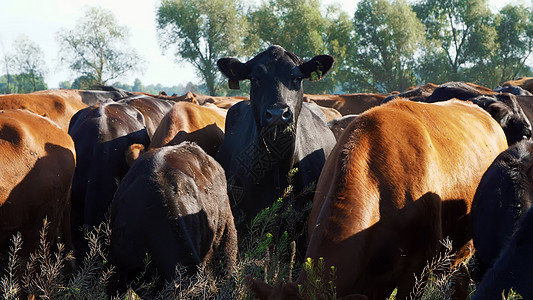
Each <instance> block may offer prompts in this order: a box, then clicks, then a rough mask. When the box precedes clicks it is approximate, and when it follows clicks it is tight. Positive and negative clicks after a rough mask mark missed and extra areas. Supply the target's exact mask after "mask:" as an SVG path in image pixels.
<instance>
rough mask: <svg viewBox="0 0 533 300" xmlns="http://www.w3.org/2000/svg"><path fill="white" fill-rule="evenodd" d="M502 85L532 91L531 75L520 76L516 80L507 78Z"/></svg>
mask: <svg viewBox="0 0 533 300" xmlns="http://www.w3.org/2000/svg"><path fill="white" fill-rule="evenodd" d="M502 86H518V87H521V88H522V89H524V90H526V91H528V92H530V93H533V77H520V78H518V79H516V80H509V81H506V82H504V83H503V84H502Z"/></svg>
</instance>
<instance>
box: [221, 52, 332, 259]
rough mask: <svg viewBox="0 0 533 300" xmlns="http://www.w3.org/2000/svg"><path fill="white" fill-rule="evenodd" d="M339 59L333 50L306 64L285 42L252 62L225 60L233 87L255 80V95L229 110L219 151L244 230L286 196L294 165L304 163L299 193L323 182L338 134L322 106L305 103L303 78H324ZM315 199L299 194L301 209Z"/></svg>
mask: <svg viewBox="0 0 533 300" xmlns="http://www.w3.org/2000/svg"><path fill="white" fill-rule="evenodd" d="M333 63H334V59H333V57H331V56H329V55H318V56H315V57H314V58H312V59H311V60H309V61H307V62H304V61H303V60H302V59H301V58H299V57H298V56H296V55H295V54H293V53H291V52H289V51H286V50H285V49H283V48H282V47H280V46H271V47H269V48H268V49H267V50H266V51H264V52H262V53H260V54H258V55H257V56H255V57H254V58H252V59H251V60H249V61H248V62H246V63H242V62H240V61H238V60H237V59H235V58H222V59H220V60H219V61H218V62H217V64H218V68H219V69H220V71H221V72H222V73H223V74H224V75H225V76H226V77H228V78H229V81H230V86H235V85H236V84H237V83H238V81H239V80H244V79H249V80H250V81H251V84H250V100H249V101H241V102H239V103H237V104H235V105H233V106H232V107H231V108H230V109H229V111H228V114H227V116H226V131H225V137H224V140H223V142H222V145H221V146H220V148H219V151H218V153H217V160H218V161H219V162H220V163H221V165H222V166H223V167H224V170H225V171H226V176H227V180H228V192H229V194H230V201H231V203H232V209H233V214H234V216H235V219H236V225H237V232H238V233H239V235H242V234H243V233H244V232H243V231H244V230H245V229H246V226H247V225H248V224H249V223H250V221H251V220H252V219H253V218H254V216H255V215H256V214H257V213H258V212H260V211H261V210H262V209H264V208H266V207H269V206H271V205H272V204H273V202H274V201H275V200H276V199H278V197H280V196H281V195H282V194H283V192H284V189H285V188H287V187H288V185H289V182H288V179H287V175H288V173H289V171H290V170H291V169H293V168H298V172H297V173H296V175H295V176H294V177H293V181H292V185H293V187H294V190H293V194H294V195H300V194H302V193H303V191H304V190H305V189H306V188H308V187H309V186H312V184H313V183H315V182H316V181H317V180H318V177H319V175H320V171H321V170H322V166H323V165H324V162H325V159H326V157H327V156H328V155H329V153H330V152H331V150H332V148H333V146H334V145H335V137H334V136H333V133H332V132H331V130H329V128H328V126H327V124H326V120H325V117H324V114H323V112H322V111H321V110H320V108H319V107H318V106H317V105H316V104H313V103H308V102H305V103H303V88H302V84H303V82H302V80H303V79H310V80H318V79H320V78H322V77H323V76H324V75H326V73H327V72H328V71H329V70H330V69H331V67H332V66H333ZM312 199H313V193H312V192H308V193H306V194H305V195H302V196H301V197H297V198H295V199H294V206H293V207H294V211H296V212H302V211H304V210H305V209H304V207H305V206H306V205H307V204H308V203H309V202H310V201H312ZM297 223H298V224H296V228H297V229H296V230H297V231H299V229H302V230H303V228H304V224H305V219H299V220H297ZM302 244H303V245H302ZM305 247H306V245H305V241H302V243H299V249H300V250H303V249H305Z"/></svg>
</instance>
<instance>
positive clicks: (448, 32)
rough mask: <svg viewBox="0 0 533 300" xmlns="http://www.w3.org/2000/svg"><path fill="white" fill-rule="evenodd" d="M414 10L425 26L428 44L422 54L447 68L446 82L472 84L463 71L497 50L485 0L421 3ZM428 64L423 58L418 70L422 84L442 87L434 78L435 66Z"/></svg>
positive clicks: (471, 79) (490, 15)
mask: <svg viewBox="0 0 533 300" xmlns="http://www.w3.org/2000/svg"><path fill="white" fill-rule="evenodd" d="M413 9H414V11H415V12H416V14H417V16H418V18H419V19H420V20H421V21H422V23H423V24H424V25H425V26H426V38H427V40H428V41H429V42H428V43H427V44H426V48H425V49H424V51H425V53H428V54H429V55H430V56H431V57H433V58H434V59H436V60H437V61H438V64H444V65H445V66H446V67H445V68H444V72H445V74H446V76H444V77H445V78H446V81H475V80H474V79H473V78H471V77H470V78H469V77H468V76H467V72H466V70H465V69H468V68H470V66H471V65H473V64H476V63H481V62H483V61H486V60H487V58H488V57H489V56H490V54H491V53H493V51H494V48H495V46H496V43H495V41H494V39H495V37H496V34H495V32H494V27H493V26H491V25H490V24H491V23H492V19H493V15H492V14H491V12H490V10H489V8H488V4H487V0H475V1H463V0H445V1H441V0H422V1H419V2H417V3H416V4H415V5H414V6H413ZM487 24H489V25H487ZM428 61H430V58H429V57H426V58H425V59H423V60H422V62H423V63H422V64H419V66H418V68H419V73H420V76H421V79H422V81H423V82H435V83H441V82H439V81H438V80H441V77H440V76H434V75H435V74H434V71H433V69H432V68H434V67H435V66H434V65H432V64H428V65H425V64H424V63H426V62H428ZM437 75H438V74H437Z"/></svg>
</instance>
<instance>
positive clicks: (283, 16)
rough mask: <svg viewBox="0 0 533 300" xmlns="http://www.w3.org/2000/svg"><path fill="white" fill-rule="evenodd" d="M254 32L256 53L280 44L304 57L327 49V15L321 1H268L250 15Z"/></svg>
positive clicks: (306, 57)
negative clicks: (325, 19)
mask: <svg viewBox="0 0 533 300" xmlns="http://www.w3.org/2000/svg"><path fill="white" fill-rule="evenodd" d="M249 18H250V26H251V28H250V29H251V30H250V31H251V32H252V34H253V35H255V36H257V38H256V39H255V40H256V41H257V44H256V45H252V46H254V52H256V53H257V52H259V51H263V50H264V49H265V48H267V47H268V46H270V45H280V46H282V47H283V48H285V49H287V50H289V51H291V52H294V53H295V54H297V55H298V56H300V57H301V58H303V59H309V58H312V57H313V56H315V55H316V54H317V52H321V51H324V50H325V49H324V40H323V38H322V33H323V32H324V31H325V22H324V18H323V17H322V15H321V14H320V2H319V0H269V1H264V2H263V3H262V4H261V6H260V7H259V8H258V9H257V10H255V11H252V12H251V13H250V14H249Z"/></svg>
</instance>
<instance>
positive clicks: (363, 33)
mask: <svg viewBox="0 0 533 300" xmlns="http://www.w3.org/2000/svg"><path fill="white" fill-rule="evenodd" d="M354 26H355V38H354V39H352V42H353V46H352V47H351V51H350V53H349V57H350V60H349V63H350V64H351V66H352V68H353V73H354V74H353V77H352V78H353V80H354V82H355V83H356V86H355V87H353V88H358V89H359V90H362V91H373V92H376V91H377V92H390V91H394V90H400V91H403V90H406V89H407V88H408V87H409V86H412V85H414V84H415V83H416V78H415V74H414V72H413V67H414V63H415V51H416V49H417V48H418V47H419V46H420V45H421V44H422V43H423V42H424V26H423V25H422V23H421V22H420V21H419V20H418V19H417V17H416V14H415V13H414V12H413V11H412V9H411V6H410V5H408V4H407V2H406V1H405V0H397V1H394V2H389V1H387V0H363V1H361V2H359V4H358V5H357V10H356V12H355V15H354Z"/></svg>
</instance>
